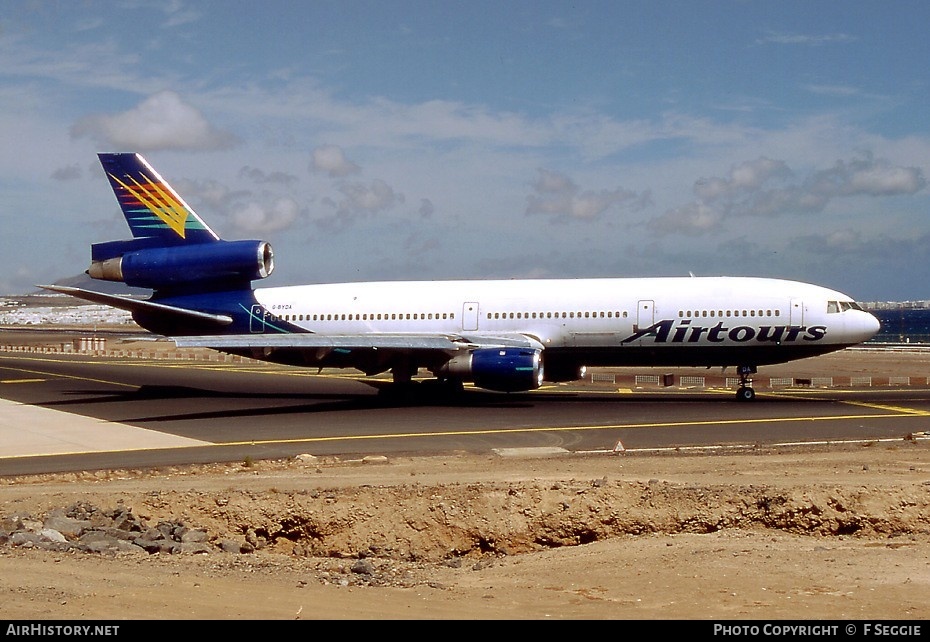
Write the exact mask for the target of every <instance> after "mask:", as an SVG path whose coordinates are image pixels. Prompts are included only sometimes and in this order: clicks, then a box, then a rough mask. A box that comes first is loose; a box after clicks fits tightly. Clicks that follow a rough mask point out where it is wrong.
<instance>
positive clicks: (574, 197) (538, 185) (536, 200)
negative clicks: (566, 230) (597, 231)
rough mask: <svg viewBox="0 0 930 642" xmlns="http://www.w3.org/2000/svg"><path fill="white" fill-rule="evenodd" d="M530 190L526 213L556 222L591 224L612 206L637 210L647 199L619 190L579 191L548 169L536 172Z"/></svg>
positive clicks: (575, 186) (574, 185) (567, 180)
mask: <svg viewBox="0 0 930 642" xmlns="http://www.w3.org/2000/svg"><path fill="white" fill-rule="evenodd" d="M533 189H534V190H535V192H536V193H535V194H530V195H529V196H527V197H526V210H525V213H526V214H527V215H533V214H546V215H549V216H551V217H553V219H555V220H581V221H592V220H595V219H597V218H599V217H600V216H601V215H603V214H604V213H605V212H606V211H608V210H609V209H610V208H612V207H614V206H623V205H626V206H630V207H632V208H634V209H636V208H639V207H641V206H642V204H643V200H644V198H645V199H648V195H645V196H644V195H637V194H636V192H632V191H629V190H625V189H622V188H617V189H615V190H600V191H597V192H595V191H591V190H588V191H582V190H581V188H579V187H578V185H576V184H575V183H574V181H572V180H571V179H570V178H569V177H568V176H565V175H564V174H560V173H559V172H554V171H551V170H547V169H539V175H538V177H537V179H536V182H535V183H533Z"/></svg>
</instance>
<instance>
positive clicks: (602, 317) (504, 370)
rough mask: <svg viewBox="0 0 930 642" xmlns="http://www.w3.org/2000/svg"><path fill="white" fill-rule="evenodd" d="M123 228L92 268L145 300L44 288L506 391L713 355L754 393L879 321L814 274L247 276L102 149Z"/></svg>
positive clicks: (254, 271) (285, 355)
mask: <svg viewBox="0 0 930 642" xmlns="http://www.w3.org/2000/svg"><path fill="white" fill-rule="evenodd" d="M98 156H99V158H100V162H101V164H102V165H103V169H104V171H105V173H106V175H107V178H108V179H109V181H110V185H111V186H112V188H113V191H114V193H115V194H116V199H117V201H118V202H119V205H120V207H121V208H122V212H123V214H124V216H125V218H126V221H127V223H128V224H129V228H130V230H131V231H132V236H133V238H132V239H130V240H122V241H110V242H105V243H95V244H93V245H92V246H91V265H90V268H89V270H87V273H88V274H89V275H90V276H91V277H93V278H95V279H103V280H108V281H118V282H122V283H125V284H127V285H129V286H135V287H141V288H146V289H151V290H152V294H151V296H150V297H149V298H147V299H142V298H133V297H127V296H121V295H115V294H105V293H100V292H94V291H91V290H86V289H81V288H74V287H66V286H56V285H47V286H42V287H45V288H46V289H49V290H54V291H57V292H63V293H66V294H70V295H73V296H76V297H79V298H82V299H86V300H89V301H93V302H97V303H104V304H108V305H111V306H114V307H116V308H121V309H125V310H129V311H131V312H132V317H133V319H134V320H135V321H136V323H138V324H139V325H140V326H142V327H143V328H146V329H147V330H150V331H152V332H154V333H157V334H161V335H165V336H168V337H170V338H172V339H173V340H174V342H175V343H176V344H177V345H178V346H179V347H195V346H196V347H207V348H213V349H216V350H220V351H223V352H227V353H231V354H237V355H242V356H247V357H251V358H254V359H261V360H265V361H272V362H277V363H282V364H289V365H297V366H309V367H316V368H320V369H322V368H355V369H358V370H360V371H362V372H364V373H365V374H367V375H375V374H379V373H383V372H388V371H390V372H391V373H392V375H393V380H394V382H395V383H396V384H404V383H408V382H410V380H411V378H412V377H413V376H414V375H416V374H417V373H418V371H419V370H420V369H421V368H422V369H426V370H428V371H430V372H431V373H432V374H433V375H434V376H435V377H436V378H437V380H438V381H439V382H443V383H446V384H449V387H450V388H452V389H458V388H460V387H461V386H462V384H463V382H471V383H473V384H474V385H475V386H477V387H480V388H484V389H487V390H494V391H501V392H519V391H527V390H532V389H535V388H538V387H540V386H541V385H543V384H544V382H564V381H573V380H577V379H580V378H582V377H583V376H584V373H585V368H586V367H595V366H666V367H667V366H705V367H711V366H722V367H729V366H732V367H735V368H736V371H737V373H738V375H739V381H740V384H739V388H738V391H737V399H739V400H746V401H748V400H752V399H754V398H755V392H754V391H753V388H752V379H751V375H752V374H753V373H755V372H756V371H757V368H758V366H762V365H766V364H774V363H783V362H787V361H791V360H794V359H802V358H805V357H812V356H815V355H821V354H825V353H828V352H832V351H835V350H841V349H843V348H846V347H848V346H852V345H856V344H859V343H862V342H864V341H866V340H868V339H869V338H870V337H872V336H873V335H874V334H875V333H876V332H877V331H878V329H879V322H878V320H877V319H876V318H875V317H874V316H873V315H871V314H869V313H868V312H866V311H865V310H863V309H862V308H861V306H859V305H858V304H857V303H856V302H855V301H854V300H853V299H852V298H850V297H849V296H847V295H845V294H842V293H840V292H836V291H834V290H830V289H827V288H824V287H820V286H817V285H811V284H807V283H799V282H796V281H787V280H780V279H770V278H753V277H681V278H679V277H666V278H590V279H531V280H523V279H514V280H461V281H396V282H367V283H364V282H363V283H333V284H317V285H298V286H284V287H268V288H254V289H253V287H252V281H255V280H258V279H263V278H265V277H267V276H268V275H270V274H271V272H272V270H273V269H274V257H273V253H272V249H271V246H270V245H269V244H268V243H267V242H266V241H255V240H252V241H226V240H222V239H220V237H219V236H218V235H217V234H216V233H215V232H214V231H213V230H212V229H210V227H209V226H208V225H207V224H206V223H205V222H204V221H203V220H202V219H201V218H200V217H199V216H198V215H197V213H196V212H194V210H193V209H192V208H191V207H190V206H189V205H188V204H187V203H186V202H185V201H184V199H182V198H181V197H180V196H179V195H178V194H177V193H176V192H175V190H174V189H172V188H171V186H170V185H168V183H167V182H166V181H165V180H164V179H163V178H162V177H161V176H160V175H159V174H158V173H157V172H156V171H155V170H154V169H153V168H152V166H151V165H149V163H148V162H146V160H145V159H144V158H143V157H142V156H141V155H139V154H135V153H119V154H99V155H98Z"/></svg>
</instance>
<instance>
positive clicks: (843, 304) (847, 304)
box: [827, 301, 863, 314]
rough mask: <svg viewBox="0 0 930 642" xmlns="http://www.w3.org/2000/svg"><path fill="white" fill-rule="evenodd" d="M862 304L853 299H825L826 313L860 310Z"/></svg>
mask: <svg viewBox="0 0 930 642" xmlns="http://www.w3.org/2000/svg"><path fill="white" fill-rule="evenodd" d="M862 309H863V308H862V306H861V305H859V304H858V303H856V302H855V301H827V314H836V313H838V312H846V310H862Z"/></svg>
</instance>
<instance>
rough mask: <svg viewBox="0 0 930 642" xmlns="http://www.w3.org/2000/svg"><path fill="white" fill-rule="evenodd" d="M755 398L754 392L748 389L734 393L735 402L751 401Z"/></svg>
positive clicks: (741, 389) (744, 388)
mask: <svg viewBox="0 0 930 642" xmlns="http://www.w3.org/2000/svg"><path fill="white" fill-rule="evenodd" d="M755 398H756V391H755V390H753V389H752V388H749V387H742V388H740V389H739V390H737V391H736V400H737V401H752V400H754V399H755Z"/></svg>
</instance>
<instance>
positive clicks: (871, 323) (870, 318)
mask: <svg viewBox="0 0 930 642" xmlns="http://www.w3.org/2000/svg"><path fill="white" fill-rule="evenodd" d="M859 326H860V330H861V332H862V341H868V340H869V339H871V338H872V337H874V336H875V335H876V334H877V333H878V331H879V330H881V327H882V324H881V322H880V321H879V320H878V317H876V316H875V315H874V314H872V313H871V312H863V315H862V321H861V322H860V324H859Z"/></svg>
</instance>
